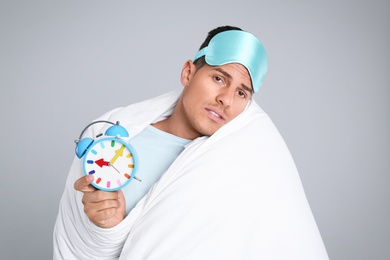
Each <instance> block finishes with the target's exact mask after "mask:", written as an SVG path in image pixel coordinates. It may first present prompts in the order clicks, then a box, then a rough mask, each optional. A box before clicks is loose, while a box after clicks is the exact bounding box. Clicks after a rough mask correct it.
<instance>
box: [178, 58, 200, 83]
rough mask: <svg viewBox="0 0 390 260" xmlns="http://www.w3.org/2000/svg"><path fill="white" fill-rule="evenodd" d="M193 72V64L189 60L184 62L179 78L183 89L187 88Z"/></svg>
mask: <svg viewBox="0 0 390 260" xmlns="http://www.w3.org/2000/svg"><path fill="white" fill-rule="evenodd" d="M195 72H196V66H195V64H194V63H193V62H192V61H191V60H188V61H186V62H185V63H184V65H183V69H182V70H181V77H180V81H181V84H182V85H183V87H187V86H188V84H189V83H190V81H191V78H192V77H193V75H194V74H195Z"/></svg>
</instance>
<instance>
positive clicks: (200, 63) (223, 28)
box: [194, 25, 242, 69]
mask: <svg viewBox="0 0 390 260" xmlns="http://www.w3.org/2000/svg"><path fill="white" fill-rule="evenodd" d="M230 30H238V31H242V29H241V28H238V27H235V26H229V25H226V26H220V27H217V28H215V29H213V30H211V31H210V32H209V33H208V35H207V37H206V39H205V40H204V42H203V43H202V45H200V48H199V50H201V49H203V48H204V47H206V46H208V45H209V43H210V41H211V39H212V38H213V37H214V36H215V35H217V34H218V33H221V32H224V31H230ZM194 64H195V66H196V69H200V68H202V67H203V66H204V65H205V64H206V61H205V58H204V56H202V57H200V58H198V59H196V60H195V61H194Z"/></svg>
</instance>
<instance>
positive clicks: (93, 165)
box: [83, 137, 137, 191]
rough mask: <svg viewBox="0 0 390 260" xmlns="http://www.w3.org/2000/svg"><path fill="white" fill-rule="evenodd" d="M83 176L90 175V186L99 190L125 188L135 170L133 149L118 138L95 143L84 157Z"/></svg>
mask: <svg viewBox="0 0 390 260" xmlns="http://www.w3.org/2000/svg"><path fill="white" fill-rule="evenodd" d="M83 164H84V174H85V175H88V174H92V175H93V176H94V180H93V182H92V185H93V186H95V187H96V188H98V189H100V190H105V191H114V190H119V189H122V188H123V187H124V186H126V185H127V184H128V183H129V182H130V181H131V180H132V179H133V178H134V175H135V172H136V170H137V157H136V154H135V152H134V149H133V148H132V147H131V145H129V144H128V143H126V142H125V141H123V140H121V139H118V138H112V137H111V138H102V139H100V140H97V141H95V142H94V143H93V144H92V146H91V147H90V148H89V149H88V151H87V153H86V154H85V156H84V163H83Z"/></svg>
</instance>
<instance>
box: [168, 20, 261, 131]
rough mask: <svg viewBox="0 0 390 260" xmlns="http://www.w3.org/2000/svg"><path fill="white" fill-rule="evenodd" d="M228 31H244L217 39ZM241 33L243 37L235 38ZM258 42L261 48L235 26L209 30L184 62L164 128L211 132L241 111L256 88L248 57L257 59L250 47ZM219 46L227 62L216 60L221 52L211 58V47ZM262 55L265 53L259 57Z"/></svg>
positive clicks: (220, 57) (213, 49) (220, 58)
mask: <svg viewBox="0 0 390 260" xmlns="http://www.w3.org/2000/svg"><path fill="white" fill-rule="evenodd" d="M228 32H239V33H243V34H240V35H241V36H240V35H236V36H234V35H233V37H232V35H230V36H229V35H227V36H228V37H222V38H219V39H218V37H219V36H218V35H221V34H223V33H228ZM225 36H226V35H225ZM216 37H217V39H216ZM240 37H241V38H242V39H246V41H241V42H240V41H237V39H240ZM232 42H233V43H234V44H233V45H232V44H231V43H232ZM253 44H255V48H253V46H252V45H253ZM226 46H228V47H226ZM229 46H230V47H229ZM259 46H260V47H261V48H260V49H261V50H262V46H261V44H260V43H259V42H258V40H257V39H256V38H254V36H253V35H250V34H248V33H245V32H243V31H242V30H241V29H239V28H237V27H230V26H224V27H219V28H217V29H214V30H212V31H211V32H210V33H209V34H208V36H207V38H206V40H205V42H204V43H203V44H202V46H201V50H200V52H201V53H200V54H198V56H199V58H198V57H197V58H196V59H195V61H194V62H193V61H192V60H188V61H187V62H185V64H184V66H183V69H182V73H181V83H182V85H183V87H184V90H183V93H182V95H181V96H180V99H179V101H178V103H177V105H176V108H175V110H174V112H173V114H172V115H171V117H170V118H169V119H168V120H167V121H165V122H164V123H165V127H167V128H164V129H165V130H166V131H168V132H170V133H172V134H175V135H177V136H180V137H184V138H187V139H194V138H196V137H199V136H210V135H212V134H214V133H215V132H216V131H217V130H218V129H219V128H221V127H222V126H223V125H225V124H227V123H228V122H230V121H231V120H233V119H234V118H235V117H237V116H238V115H239V114H240V113H242V112H243V111H244V110H245V108H246V106H247V105H248V103H249V101H250V100H251V98H252V94H253V93H254V92H256V91H257V90H258V87H256V88H253V84H252V83H253V82H255V81H256V80H253V79H255V78H256V77H253V75H251V73H250V70H251V69H253V67H256V66H252V65H251V64H250V62H249V63H248V61H251V60H255V59H256V57H257V56H256V57H253V55H258V53H259V52H256V51H253V50H256V48H258V47H259ZM216 48H217V49H216ZM219 48H225V50H223V51H222V53H221V54H223V55H225V56H226V57H227V62H222V63H221V64H218V61H221V60H223V55H222V56H221V55H220V54H218V53H217V56H216V60H215V59H214V60H213V58H212V57H211V59H210V51H211V53H214V52H218V49H219ZM242 50H244V51H242ZM245 50H246V51H245ZM248 50H250V51H248ZM230 54H234V55H233V56H235V57H236V58H237V59H231V57H233V56H232V55H230ZM243 55H246V56H243ZM261 59H265V57H260V60H261ZM213 62H217V63H213ZM248 64H249V66H248ZM255 72H258V71H255ZM258 78H259V77H257V79H258ZM254 90H255V91H254Z"/></svg>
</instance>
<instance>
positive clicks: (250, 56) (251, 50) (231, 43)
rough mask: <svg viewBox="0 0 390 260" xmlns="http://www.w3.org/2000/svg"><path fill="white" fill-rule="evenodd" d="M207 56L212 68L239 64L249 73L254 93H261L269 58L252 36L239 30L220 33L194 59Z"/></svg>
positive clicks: (207, 61) (206, 58)
mask: <svg viewBox="0 0 390 260" xmlns="http://www.w3.org/2000/svg"><path fill="white" fill-rule="evenodd" d="M202 56H205V60H206V63H207V64H208V65H210V66H222V65H225V64H228V63H239V64H241V65H243V66H244V67H245V68H246V69H247V70H248V72H249V76H250V78H251V81H252V87H253V91H254V92H255V93H256V92H257V91H259V89H260V86H261V83H262V81H263V78H264V76H265V74H266V72H267V67H268V65H267V64H268V63H267V56H266V54H265V50H264V47H263V45H262V44H261V43H260V41H259V40H258V39H257V38H256V37H255V36H253V35H252V34H250V33H248V32H244V31H239V30H229V31H224V32H221V33H218V34H217V35H215V36H214V37H213V38H212V39H211V40H210V43H209V45H208V46H206V47H204V48H203V49H201V50H200V51H199V52H198V53H197V54H196V55H195V58H194V61H195V60H197V59H198V58H200V57H202Z"/></svg>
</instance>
